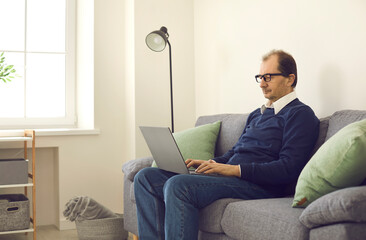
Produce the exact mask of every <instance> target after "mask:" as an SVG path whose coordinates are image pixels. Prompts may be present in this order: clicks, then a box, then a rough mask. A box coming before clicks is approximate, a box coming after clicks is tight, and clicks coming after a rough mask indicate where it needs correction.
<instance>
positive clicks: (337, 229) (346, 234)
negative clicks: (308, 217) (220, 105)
mask: <svg viewBox="0 0 366 240" xmlns="http://www.w3.org/2000/svg"><path fill="white" fill-rule="evenodd" d="M309 239H310V240H324V239H328V240H365V239H366V223H341V224H333V225H328V226H323V227H319V228H314V229H311V231H310V238H309Z"/></svg>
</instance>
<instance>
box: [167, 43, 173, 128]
mask: <svg viewBox="0 0 366 240" xmlns="http://www.w3.org/2000/svg"><path fill="white" fill-rule="evenodd" d="M167 42H168V45H169V68H170V114H171V121H172V132H174V107H173V74H172V49H171V48H172V47H171V45H170V42H169V40H167Z"/></svg>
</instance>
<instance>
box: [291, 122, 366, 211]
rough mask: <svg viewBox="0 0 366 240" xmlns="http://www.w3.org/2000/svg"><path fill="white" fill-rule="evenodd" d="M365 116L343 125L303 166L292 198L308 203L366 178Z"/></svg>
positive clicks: (302, 204)
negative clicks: (357, 120) (360, 119)
mask: <svg viewBox="0 0 366 240" xmlns="http://www.w3.org/2000/svg"><path fill="white" fill-rule="evenodd" d="M365 146H366V119H365V120H362V121H359V122H355V123H352V124H350V125H348V126H346V127H344V128H343V129H341V130H340V131H339V132H337V134H335V135H334V136H333V137H332V138H330V139H329V140H328V141H326V142H325V143H324V144H323V145H322V146H321V147H320V149H319V150H318V151H317V152H316V153H315V155H314V156H313V157H312V158H311V159H310V161H309V162H308V163H307V164H306V166H305V167H304V169H303V170H302V172H301V174H300V176H299V179H298V182H297V185H296V193H295V198H294V202H293V206H294V207H306V206H308V205H309V204H310V203H311V202H312V201H314V200H316V199H317V198H319V197H321V196H323V195H325V194H327V193H330V192H332V191H335V190H338V189H342V188H346V187H351V186H357V185H360V184H361V183H362V181H363V180H364V179H365V178H366V171H365V169H366V157H365V156H366V147H365Z"/></svg>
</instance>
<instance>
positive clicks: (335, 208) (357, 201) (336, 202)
mask: <svg viewBox="0 0 366 240" xmlns="http://www.w3.org/2000/svg"><path fill="white" fill-rule="evenodd" d="M365 212H366V186H357V187H350V188H344V189H341V190H338V191H334V192H332V193H328V194H326V195H324V196H322V197H320V198H318V199H317V200H315V201H314V202H312V203H311V204H310V205H309V206H307V207H306V208H305V210H304V211H303V212H302V213H301V216H300V222H301V223H302V224H304V225H305V226H306V227H307V228H310V229H311V228H316V227H320V226H323V225H329V224H335V223H342V222H358V223H360V222H363V223H365V222H366V214H365Z"/></svg>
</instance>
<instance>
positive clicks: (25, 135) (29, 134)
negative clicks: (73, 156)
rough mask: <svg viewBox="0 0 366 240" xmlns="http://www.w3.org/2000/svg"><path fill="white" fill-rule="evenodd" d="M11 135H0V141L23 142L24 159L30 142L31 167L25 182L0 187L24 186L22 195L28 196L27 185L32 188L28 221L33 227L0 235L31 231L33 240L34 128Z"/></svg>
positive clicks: (34, 191) (34, 193)
mask: <svg viewBox="0 0 366 240" xmlns="http://www.w3.org/2000/svg"><path fill="white" fill-rule="evenodd" d="M9 135H11V136H9V137H8V136H0V142H24V159H28V149H27V148H28V146H27V143H28V142H32V167H31V171H29V172H28V179H29V182H28V183H26V184H10V185H0V188H19V187H24V195H26V196H28V187H31V188H32V200H31V202H32V215H31V218H30V221H31V223H32V226H33V227H30V228H29V229H25V230H16V231H5V232H0V235H3V234H15V233H25V234H27V233H29V232H33V240H37V234H36V180H35V166H36V164H35V162H36V135H35V132H34V130H24V132H22V133H21V135H19V136H16V134H13V133H11V132H9Z"/></svg>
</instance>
